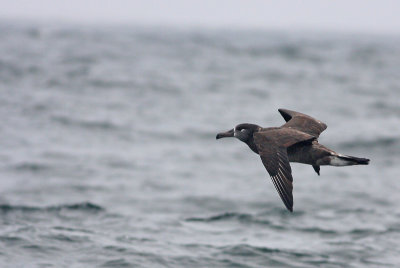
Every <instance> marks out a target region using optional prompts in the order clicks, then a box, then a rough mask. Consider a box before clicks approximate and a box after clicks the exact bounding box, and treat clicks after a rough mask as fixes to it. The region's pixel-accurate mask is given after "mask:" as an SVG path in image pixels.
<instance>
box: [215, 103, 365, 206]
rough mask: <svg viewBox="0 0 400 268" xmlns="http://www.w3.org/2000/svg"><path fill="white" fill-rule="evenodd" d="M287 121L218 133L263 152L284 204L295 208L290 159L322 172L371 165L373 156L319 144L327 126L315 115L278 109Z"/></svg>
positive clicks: (250, 125)
mask: <svg viewBox="0 0 400 268" xmlns="http://www.w3.org/2000/svg"><path fill="white" fill-rule="evenodd" d="M278 111H279V112H280V113H281V115H282V116H283V118H284V119H285V121H286V123H285V124H284V125H282V126H280V127H269V128H262V127H260V126H257V125H255V124H247V123H245V124H239V125H237V126H236V127H235V128H233V129H231V130H229V131H227V132H222V133H218V134H217V137H216V138H217V139H221V138H227V137H236V138H238V139H239V140H241V141H242V142H244V143H246V144H247V145H248V146H249V147H250V149H251V150H252V151H253V152H255V153H256V154H259V155H260V157H261V160H262V162H263V164H264V166H265V168H266V169H267V171H268V173H269V175H270V176H271V179H272V182H273V184H274V186H275V188H276V190H277V191H278V193H279V196H280V197H281V199H282V201H283V203H284V204H285V206H286V208H287V209H288V210H289V211H291V212H292V211H293V195H292V191H293V178H292V169H291V168H290V163H289V162H297V163H303V164H308V165H312V166H313V168H314V170H315V172H317V174H318V175H319V171H320V166H324V165H330V166H351V165H368V163H369V159H367V158H359V157H354V156H348V155H342V154H338V153H336V152H335V151H333V150H331V149H329V148H327V147H325V146H323V145H322V144H319V143H318V137H319V135H320V134H321V132H322V131H324V130H325V129H326V128H327V125H326V124H324V123H322V122H321V121H319V120H316V119H314V118H312V117H311V116H308V115H305V114H302V113H299V112H295V111H290V110H287V109H278Z"/></svg>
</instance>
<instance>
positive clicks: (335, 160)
mask: <svg viewBox="0 0 400 268" xmlns="http://www.w3.org/2000/svg"><path fill="white" fill-rule="evenodd" d="M330 162H331V163H330V164H331V165H332V166H352V165H368V164H369V159H367V158H361V157H355V156H349V155H342V154H337V155H334V156H332V157H331V161H330Z"/></svg>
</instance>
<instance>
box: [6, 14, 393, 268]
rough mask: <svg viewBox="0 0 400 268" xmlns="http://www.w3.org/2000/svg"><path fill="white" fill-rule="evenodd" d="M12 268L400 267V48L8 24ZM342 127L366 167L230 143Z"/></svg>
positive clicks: (371, 40)
mask: <svg viewBox="0 0 400 268" xmlns="http://www.w3.org/2000/svg"><path fill="white" fill-rule="evenodd" d="M0 41H1V42H0V119H1V124H0V159H1V161H0V267H399V265H400V243H399V241H400V206H399V205H398V204H399V203H400V194H399V193H400V169H399V166H398V163H399V162H400V75H399V71H400V67H399V66H400V38H399V37H396V36H384V35H361V34H358V35H350V34H347V35H344V34H333V33H332V34H330V33H311V32H310V33H307V32H303V33H289V32H273V31H250V30H249V31H245V30H242V31H233V30H205V29H193V30H190V29H171V28H146V27H122V26H121V27H117V26H114V27H111V26H109V27H100V26H98V27H94V26H91V27H89V26H79V25H75V26H74V25H50V24H47V25H45V24H32V23H24V22H11V21H1V22H0ZM278 108H287V109H292V110H296V111H300V112H303V113H306V114H309V115H311V116H313V117H315V118H317V119H319V120H321V121H323V122H325V123H326V124H327V125H328V129H327V130H326V131H325V132H323V133H322V135H321V137H320V139H319V140H320V143H322V144H324V145H326V146H328V147H330V148H332V149H334V150H336V151H338V152H340V153H343V154H348V155H354V156H358V157H366V158H370V159H371V162H370V165H369V166H352V167H322V168H321V176H317V175H316V173H315V172H314V170H313V169H312V167H311V166H306V165H301V164H292V170H293V177H294V212H293V213H290V212H288V211H286V209H285V207H284V205H283V203H282V202H281V200H280V198H279V196H278V194H277V193H276V191H275V189H274V187H273V184H272V182H271V180H270V178H269V176H268V175H267V173H266V171H265V170H264V167H263V165H262V163H261V161H260V159H259V157H258V156H257V155H256V154H254V153H252V152H251V151H250V150H249V149H248V148H247V146H246V145H245V144H243V143H240V142H239V141H237V140H234V139H224V140H218V141H216V140H215V135H216V133H217V132H221V131H225V130H228V129H230V128H232V127H233V126H234V125H236V124H238V123H243V122H249V123H256V124H259V125H261V126H264V127H268V126H279V125H281V124H283V122H284V121H283V118H281V116H280V114H279V113H278V111H277V109H278Z"/></svg>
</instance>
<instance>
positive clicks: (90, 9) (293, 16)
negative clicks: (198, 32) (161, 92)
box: [0, 0, 400, 34]
mask: <svg viewBox="0 0 400 268" xmlns="http://www.w3.org/2000/svg"><path fill="white" fill-rule="evenodd" d="M0 4H1V9H0V17H2V18H13V19H24V20H32V21H47V22H57V21H58V22H60V21H61V22H75V23H91V24H99V23H100V24H104V23H105V24H110V23H112V24H115V23H116V24H127V25H135V24H136V25H152V26H178V27H212V28H219V27H223V28H230V29H237V28H261V29H267V30H268V29H269V30H273V29H278V30H279V29H281V30H282V29H284V30H319V31H325V30H329V31H339V32H370V33H392V34H398V33H400V18H399V16H398V12H399V10H400V3H399V1H396V0H383V1H373V0H357V1H354V0H351V1H344V0H339V1H326V0H323V1H319V0H313V1H310V0H306V1H288V0H284V1H262V0H254V1H238V0H222V1H212V0H204V1H193V0H188V1H185V0H171V1H160V0H158V1H157V0H156V1H155V0H149V1H137V0H133V1H128V0H126V1H121V0H117V1H106V0H98V1H96V0H92V1H87V0H84V1H78V0H71V1H51V0H39V1H28V0H24V1H21V0H16V1H6V0H1V1H0Z"/></svg>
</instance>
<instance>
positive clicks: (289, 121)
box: [278, 109, 327, 138]
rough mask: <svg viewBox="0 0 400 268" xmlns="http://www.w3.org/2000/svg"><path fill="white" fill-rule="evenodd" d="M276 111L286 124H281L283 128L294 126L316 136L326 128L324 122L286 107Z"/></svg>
mask: <svg viewBox="0 0 400 268" xmlns="http://www.w3.org/2000/svg"><path fill="white" fill-rule="evenodd" d="M278 111H279V112H280V113H281V115H282V116H283V118H284V119H285V121H286V124H284V125H282V127H284V128H285V127H287V128H294V129H297V130H300V131H302V132H305V133H308V134H310V135H313V136H315V137H317V138H318V137H319V135H320V134H321V132H322V131H324V130H325V129H326V128H327V125H326V124H325V123H323V122H321V121H319V120H317V119H315V118H312V117H311V116H309V115H306V114H302V113H299V112H295V111H291V110H287V109H278Z"/></svg>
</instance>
